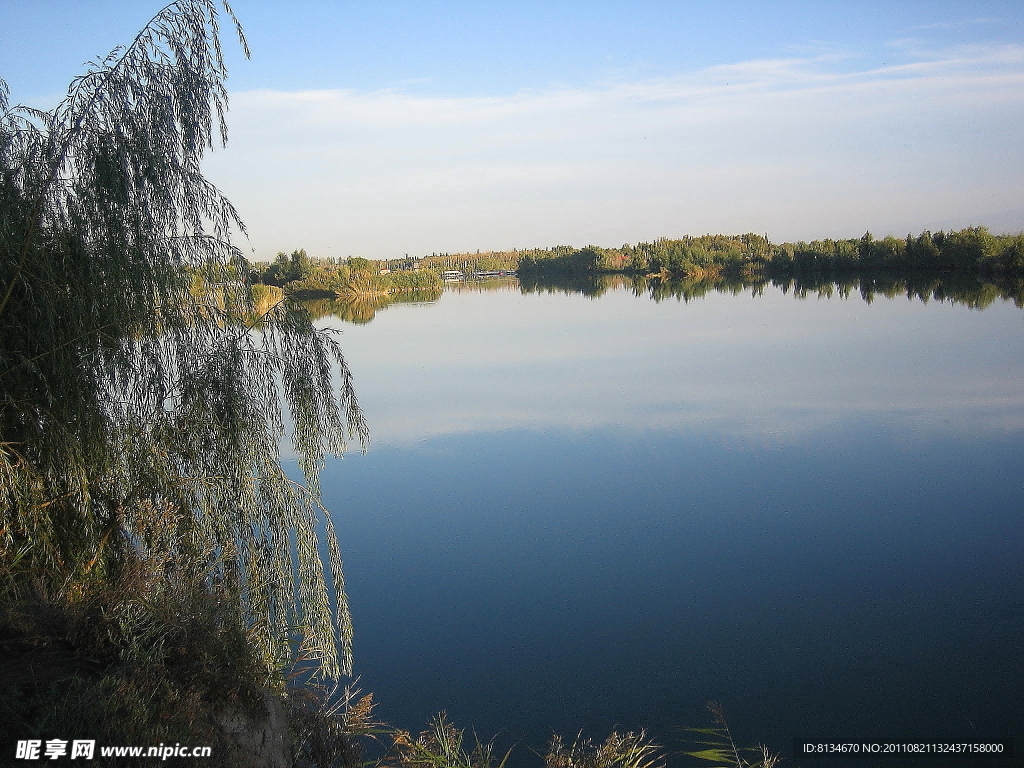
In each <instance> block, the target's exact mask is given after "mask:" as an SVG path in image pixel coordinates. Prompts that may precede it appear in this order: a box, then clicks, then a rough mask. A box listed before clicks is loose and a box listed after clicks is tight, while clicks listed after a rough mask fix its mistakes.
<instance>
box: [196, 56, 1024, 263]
mask: <svg viewBox="0 0 1024 768" xmlns="http://www.w3.org/2000/svg"><path fill="white" fill-rule="evenodd" d="M896 45H898V46H900V51H901V56H900V58H901V62H900V63H898V64H893V65H887V66H882V67H872V68H861V69H859V70H851V68H850V66H849V65H850V60H849V59H848V58H847V57H840V56H839V55H838V54H836V53H835V52H826V53H821V54H816V55H811V56H796V55H794V56H790V57H785V58H774V59H759V60H752V61H742V62H736V63H733V64H728V65H719V66H714V67H708V68H705V69H702V70H699V71H695V72H688V73H681V74H679V75H677V76H673V77H662V78H656V79H645V80H636V81H612V82H603V83H597V84H593V85H590V86H588V87H581V88H553V89H548V90H523V91H518V92H515V93H510V94H505V95H493V96H476V97H458V98H455V97H451V98H446V97H437V96H433V97H429V96H421V95H412V94H409V93H406V92H404V91H402V90H397V89H391V90H386V91H377V92H369V93H361V92H358V91H354V90H325V91H305V92H281V91H249V92H244V93H237V94H233V96H232V114H231V123H232V129H233V144H232V149H231V150H230V151H229V152H228V153H226V154H223V155H219V156H218V157H216V158H215V159H214V161H213V162H212V163H211V171H212V172H213V173H214V174H215V176H216V178H218V179H220V180H221V183H222V184H223V186H224V187H225V188H226V189H227V191H228V192H229V194H230V195H231V196H232V197H233V199H235V200H236V202H237V203H238V204H239V206H240V208H241V209H242V210H243V211H249V212H250V213H249V218H250V221H251V220H252V218H253V215H252V213H251V212H252V211H257V216H256V218H257V220H258V221H257V223H255V224H251V228H252V230H253V233H254V239H255V240H256V245H257V247H259V248H263V247H266V245H269V248H268V250H272V249H278V248H280V249H288V248H291V247H296V246H297V245H299V244H302V245H305V246H306V247H308V248H310V247H311V248H314V249H317V250H320V251H322V250H323V249H324V248H329V247H333V244H335V243H345V244H346V245H345V246H339V247H343V248H347V250H349V251H351V250H355V251H359V252H362V253H364V254H365V255H379V256H386V255H393V254H394V253H396V252H406V251H410V250H411V251H413V252H416V251H423V250H426V251H430V250H457V249H461V248H475V247H481V248H486V247H501V246H503V245H511V244H513V243H517V244H520V245H524V244H542V243H545V242H588V241H589V242H611V243H616V242H623V241H624V240H631V239H640V238H646V237H651V236H658V235H675V234H681V233H683V232H686V231H709V230H710V231H714V230H723V229H724V230H740V229H742V230H749V229H753V230H757V231H769V232H773V233H777V234H778V235H779V236H785V237H788V236H808V237H809V236H816V235H818V234H822V235H824V234H844V233H847V232H849V231H850V228H851V227H852V228H853V230H858V231H863V229H864V228H865V227H866V226H871V227H872V228H874V229H878V230H882V229H885V228H886V227H887V226H895V227H896V230H895V231H900V232H902V231H905V230H906V228H908V227H911V228H912V227H913V226H917V225H918V223H920V225H921V226H923V225H925V224H927V222H928V221H931V220H934V219H935V218H942V217H948V216H949V215H950V214H951V212H954V211H956V210H958V209H960V210H961V211H964V210H965V209H972V208H973V210H978V209H979V206H983V205H984V206H990V205H991V206H994V207H993V209H994V210H1003V209H1005V208H1006V200H1013V199H1020V197H1021V195H1022V193H1024V167H1022V159H1021V156H1020V152H1019V150H1018V149H1017V147H1016V144H1017V141H1018V138H1019V128H1020V126H1021V125H1022V123H1024V47H1022V46H1013V45H1002V46H979V45H975V46H959V47H952V48H945V49H928V48H925V47H924V46H923V45H921V44H920V43H919V42H918V41H912V42H911V41H898V42H897V43H896ZM838 62H842V65H843V66H841V67H840V66H837V63H838ZM1013 126H1017V128H1016V129H1014V128H1013ZM999 200H1002V203H1001V204H996V203H997V202H998V201H999ZM980 210H981V211H983V210H985V209H984V208H982V209H980ZM810 222H813V223H814V225H813V226H811V225H810V224H809V223H810ZM819 230H821V231H819ZM824 230H829V231H824Z"/></svg>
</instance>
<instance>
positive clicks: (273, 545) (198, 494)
mask: <svg viewBox="0 0 1024 768" xmlns="http://www.w3.org/2000/svg"><path fill="white" fill-rule="evenodd" d="M225 17H226V18H227V19H229V21H230V22H231V23H232V24H233V25H234V26H235V28H236V29H237V31H238V34H239V39H240V41H241V44H242V46H243V48H245V49H246V50H245V52H246V55H248V50H247V48H246V45H245V39H244V36H243V35H242V31H241V27H240V26H238V23H237V21H236V20H235V17H234V15H233V14H232V12H231V9H230V8H229V7H228V6H227V4H226V3H225V4H224V5H223V8H221V7H219V6H218V4H217V3H216V0H180V1H179V2H175V3H172V4H170V5H168V6H167V7H166V8H164V9H163V10H162V11H161V12H160V13H159V14H157V15H156V16H155V17H154V18H153V19H152V21H150V23H149V24H148V25H147V26H146V27H145V28H144V29H143V30H142V31H141V32H140V33H139V34H138V36H137V37H136V38H135V40H134V42H132V44H131V45H129V46H128V47H126V48H118V49H115V50H114V51H113V52H112V53H111V54H110V55H109V56H108V57H107V58H105V59H103V60H101V61H96V62H94V63H92V64H91V65H90V66H89V68H88V71H87V72H86V73H85V74H83V75H82V76H80V77H78V78H77V79H75V80H74V81H73V82H72V84H71V86H70V88H69V90H68V94H67V96H66V98H65V99H64V100H63V101H62V102H61V103H60V105H59V106H57V107H56V108H55V109H54V110H52V111H49V112H43V111H38V110H33V109H28V108H25V107H11V106H10V104H9V99H8V90H7V87H6V84H4V83H3V82H2V81H0V174H2V178H0V509H2V518H0V549H2V558H3V561H2V566H0V567H2V573H0V576H2V578H3V579H4V580H5V587H6V590H7V591H6V594H7V596H8V598H12V599H13V598H16V597H17V596H18V595H24V594H26V593H27V592H29V591H31V590H36V591H37V592H38V591H39V590H42V591H43V592H47V593H48V594H53V593H55V592H59V591H62V590H63V591H64V592H65V593H70V592H73V591H74V590H75V589H76V588H80V587H81V586H82V585H86V584H89V583H90V582H92V581H96V580H99V581H102V580H104V579H107V580H111V579H113V576H114V574H116V573H117V572H118V569H123V568H124V567H126V566H125V564H126V563H128V562H129V561H131V560H132V559H133V558H139V557H140V556H147V557H148V556H149V555H151V554H152V552H153V551H154V549H156V548H159V547H163V548H164V550H166V551H165V552H164V559H165V563H166V564H165V570H166V572H167V573H168V574H171V573H173V572H175V571H177V572H182V571H185V570H191V571H194V572H195V573H197V574H200V576H199V578H201V579H203V580H204V583H206V584H207V585H208V588H209V589H211V590H217V591H220V592H221V593H223V592H224V591H227V592H228V593H230V594H232V595H233V596H235V597H236V598H237V601H236V602H237V605H238V606H239V610H240V611H241V618H242V620H243V621H244V622H245V624H246V626H247V627H248V629H249V632H250V636H251V638H252V639H253V642H254V643H255V645H256V646H257V647H258V648H259V650H260V651H261V652H262V654H263V656H264V658H265V659H267V660H268V661H270V662H280V660H281V659H282V658H283V657H284V655H286V654H287V652H288V647H289V643H290V642H292V641H294V640H295V639H296V637H297V635H299V634H301V635H302V637H303V644H304V648H305V651H306V652H307V653H310V654H312V655H314V656H316V657H317V658H319V659H320V662H321V669H322V671H323V672H324V673H326V674H331V675H336V674H338V673H339V672H341V673H346V674H347V673H349V672H350V665H351V625H350V621H349V614H348V610H347V606H346V603H345V597H344V595H345V593H344V589H343V581H342V572H341V558H340V554H339V550H338V545H337V542H336V538H335V536H334V531H333V529H332V527H331V522H330V519H329V518H328V517H327V516H326V515H325V514H323V510H322V508H321V507H320V506H319V504H318V502H317V497H318V487H317V473H318V471H319V469H320V467H321V466H322V462H323V459H324V457H325V455H326V454H340V453H342V452H343V451H344V450H345V448H346V441H347V440H352V439H358V440H359V441H360V442H364V441H365V440H366V438H367V433H366V428H365V425H364V423H363V420H362V417H361V414H360V411H359V408H358V405H357V402H356V398H355V394H354V392H353V389H352V381H351V376H350V375H349V372H348V369H347V367H346V365H345V361H344V358H343V357H342V354H341V351H340V349H339V347H338V345H337V342H336V340H335V339H334V338H333V337H332V336H330V335H329V334H327V333H325V332H322V331H317V330H315V329H314V328H313V327H312V325H311V322H310V320H309V317H308V316H307V315H306V314H305V313H304V312H303V311H301V310H299V309H295V308H292V307H291V306H290V305H288V304H287V303H280V304H278V305H276V306H275V307H273V308H272V309H271V310H270V311H269V312H267V313H265V314H264V315H262V316H260V315H258V314H257V313H256V312H255V310H254V307H253V303H252V298H251V293H250V290H249V287H248V285H247V282H246V277H247V271H246V270H247V267H246V264H245V260H244V259H243V258H242V257H241V254H240V252H239V251H238V249H237V248H235V247H234V246H232V245H231V243H230V232H231V230H232V228H237V229H238V230H240V231H242V232H244V228H243V226H242V222H241V221H240V219H239V217H238V214H237V213H236V211H235V209H234V208H233V207H232V206H231V204H230V203H229V202H228V201H227V200H226V199H225V198H224V196H223V195H222V194H221V193H220V192H219V191H218V190H217V189H216V188H215V187H214V186H213V185H212V184H211V183H210V182H209V181H208V180H207V179H205V178H204V177H203V175H202V173H201V169H200V161H201V159H202V157H203V155H204V153H205V152H206V151H207V150H209V149H213V147H214V145H215V144H223V143H224V142H225V141H226V138H227V133H226V127H225V122H224V114H225V110H226V108H227V102H228V99H227V92H226V90H225V86H224V80H225V77H226V71H225V68H224V62H223V58H222V53H221V48H220V41H219V34H220V33H219V28H218V21H219V20H220V19H222V18H225ZM338 368H340V386H339V385H338V381H339V379H338V378H337V376H338V372H337V369H338ZM332 370H333V373H332ZM286 422H290V424H291V425H292V427H293V428H292V442H293V446H294V449H295V452H296V454H297V455H298V456H299V462H300V466H301V467H302V470H303V471H304V473H305V477H306V486H307V487H303V486H301V485H298V484H296V483H293V482H291V481H290V480H289V479H288V477H287V476H286V474H285V472H284V471H283V469H282V465H281V460H280V455H279V440H280V437H281V435H282V434H283V433H284V429H285V424H286ZM154 520H156V521H159V523H160V525H155V524H154ZM168 526H170V527H171V528H172V534H173V535H171V536H167V535H166V528H167V527H168ZM321 526H322V527H323V528H324V529H325V530H326V535H325V536H324V537H323V538H322V539H321V538H320V537H318V530H319V529H320V528H321ZM157 531H162V533H160V534H159V535H157V533H156V532H157ZM321 546H323V547H324V548H325V549H326V551H327V553H328V554H326V555H324V556H321V553H320V551H319V549H320V548H321ZM325 561H326V562H327V563H328V565H327V566H326V567H325V565H324V563H325ZM332 582H333V586H334V588H335V590H334V592H335V594H336V595H337V601H336V604H335V605H334V606H333V607H332V602H334V601H333V600H332V597H331V595H332V590H331V584H332ZM30 585H31V587H30ZM76 585H77V587H76ZM141 597H144V596H140V598H141Z"/></svg>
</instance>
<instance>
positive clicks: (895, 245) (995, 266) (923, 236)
mask: <svg viewBox="0 0 1024 768" xmlns="http://www.w3.org/2000/svg"><path fill="white" fill-rule="evenodd" d="M420 264H421V266H422V267H427V268H433V269H439V270H443V269H461V270H462V271H464V272H469V271H474V272H475V271H486V270H509V269H514V270H516V271H518V272H519V273H520V274H521V275H522V274H539V273H547V274H576V275H581V274H590V273H601V272H609V273H611V272H619V273H626V274H635V275H662V276H673V277H683V276H690V277H694V276H698V275H700V274H702V273H711V274H714V273H727V274H744V273H746V274H758V273H767V274H773V275H778V274H787V273H788V274H792V273H807V272H835V271H854V270H862V269H885V270H908V269H910V270H918V269H923V270H944V271H949V270H969V271H973V272H980V273H982V274H993V275H998V274H1001V275H1005V276H1018V275H1024V233H1019V234H1015V235H994V234H992V233H991V232H989V231H988V228H986V227H981V226H978V227H967V228H965V229H961V230H957V231H951V232H943V231H939V232H929V231H924V232H921V233H920V234H919V235H917V236H916V237H915V236H914V235H910V234H908V235H907V236H906V237H905V238H898V237H893V236H891V235H890V236H887V237H884V238H882V239H875V237H874V236H873V235H872V234H871V233H870V232H865V233H864V235H863V236H862V237H860V238H851V239H846V240H832V239H825V240H812V241H811V242H804V241H802V240H801V241H798V242H795V243H772V242H771V241H770V240H769V239H768V237H767V236H765V235H758V234H754V233H747V234H743V235H700V236H686V237H680V238H674V239H669V238H660V239H658V240H655V241H653V242H641V243H637V244H636V245H628V244H626V245H622V246H620V247H617V248H603V247H600V246H596V245H588V246H585V247H583V248H575V247H573V246H566V245H560V246H554V247H552V248H533V249H527V250H511V251H487V252H484V253H480V252H477V253H457V254H447V253H445V254H435V255H432V256H428V257H426V258H424V259H423V260H422V261H421V262H420Z"/></svg>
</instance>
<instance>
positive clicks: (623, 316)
mask: <svg viewBox="0 0 1024 768" xmlns="http://www.w3.org/2000/svg"><path fill="white" fill-rule="evenodd" d="M717 285H718V287H714V286H711V287H709V284H708V283H701V284H679V283H675V284H669V283H657V282H655V283H651V282H650V281H648V282H643V283H641V282H634V281H629V280H626V279H624V278H622V277H621V276H605V277H601V278H600V279H595V280H593V281H588V282H587V283H585V284H583V285H581V284H580V283H577V282H560V283H546V284H544V285H541V284H538V283H535V282H531V283H525V282H524V283H521V284H519V287H518V288H516V284H515V283H514V282H512V283H510V282H507V281H506V282H504V283H494V284H491V285H473V284H465V285H461V286H459V287H457V288H454V289H449V291H447V292H446V293H445V294H444V295H443V296H442V297H441V298H440V299H439V300H437V301H436V302H434V303H432V304H431V305H430V306H429V307H428V308H413V307H410V308H409V311H408V312H406V313H401V314H398V315H396V314H392V313H386V314H383V315H376V317H377V319H376V320H375V321H374V323H373V324H372V326H369V325H364V326H354V325H352V324H350V323H348V322H341V321H340V320H339V318H344V317H359V318H365V317H367V316H368V313H370V312H375V311H376V310H373V309H361V308H358V307H357V306H356V305H343V306H342V307H341V308H340V309H339V308H338V305H337V304H333V305H331V306H330V307H326V308H325V310H324V311H327V310H331V311H332V314H331V315H330V316H325V317H324V318H323V319H322V320H321V322H322V323H325V324H329V325H334V327H337V328H342V329H344V330H345V338H344V340H343V344H344V348H345V353H346V357H347V359H348V360H349V362H350V364H351V365H352V367H353V370H354V371H355V375H356V384H357V387H358V390H359V393H360V400H361V402H362V403H363V405H364V408H365V409H366V411H367V414H368V417H369V418H370V420H371V423H372V424H373V427H374V440H375V442H376V444H378V445H382V444H410V443H414V442H416V441H418V440H423V439H427V438H430V437H432V436H436V435H441V434H454V433H464V432H474V431H495V430H501V429H513V428H521V427H533V428H551V427H564V428H590V427H595V426H600V425H606V426H610V425H614V426H619V427H623V428H629V429H636V430H643V429H647V428H651V427H658V428H665V427H672V428H677V429H690V430H697V431H702V432H709V431H710V432H712V433H714V434H715V436H716V439H731V440H747V441H753V442H754V443H758V444H782V443H785V442H786V441H792V440H799V439H801V436H802V435H804V434H806V433H807V432H808V431H813V430H815V429H821V428H825V427H827V426H828V425H830V424H838V423H841V422H843V421H845V420H847V419H849V418H851V417H855V416H857V415H858V414H876V415H879V416H881V417H883V418H885V419H887V420H888V421H889V422H891V423H897V422H898V423H900V424H901V425H902V426H903V428H904V429H911V430H913V429H918V428H921V427H923V426H929V427H930V428H943V426H944V425H945V426H946V427H948V428H950V429H968V430H972V431H977V430H982V431H986V430H996V431H1000V430H1008V429H1009V430H1017V429H1021V428H1024V417H1022V413H1024V410H1022V405H1024V394H1022V391H1021V387H1020V384H1019V382H1020V381H1021V380H1024V335H1022V334H1021V332H1020V331H1021V322H1022V319H1024V315H1022V314H1021V312H1020V310H1019V309H1017V308H1016V307H1015V306H1014V305H1013V304H1012V303H1010V302H1009V301H1005V300H1000V299H999V298H998V296H999V295H1000V294H999V293H998V292H999V291H1000V290H1001V289H999V288H998V287H992V286H988V287H986V286H985V285H981V286H977V285H969V286H966V287H964V286H957V285H951V284H949V283H942V282H940V283H934V282H930V283H927V284H923V283H921V284H913V285H910V284H908V283H907V282H905V281H899V280H895V281H886V280H884V279H883V278H880V277H875V278H872V280H871V281H860V282H858V283H856V284H850V285H847V284H838V285H837V284H835V283H828V284H821V285H818V286H817V287H816V288H812V287H811V285H809V284H807V283H801V284H797V283H789V284H784V285H781V286H775V285H771V284H760V285H754V286H752V285H750V284H749V283H744V284H735V283H726V284H717ZM581 289H582V290H581ZM812 291H813V292H812ZM638 294H639V295H638ZM889 295H894V296H896V297H897V299H893V300H889V299H887V298H884V297H887V296H889ZM794 296H795V297H797V298H799V299H802V300H798V301H794ZM908 296H909V297H910V298H911V300H910V301H908V300H907V299H906V298H903V300H898V298H900V297H908ZM595 297H600V298H599V300H597V301H594V300H593V299H594V298H595ZM646 297H650V298H654V299H656V300H655V301H651V300H649V298H646ZM671 297H674V298H677V299H679V300H678V301H668V300H667V299H669V298H671ZM865 297H867V298H869V299H871V301H868V300H866V298H865ZM697 299H699V301H697ZM926 302H930V303H928V304H926ZM982 306H985V307H987V309H986V311H984V312H976V311H972V310H973V309H976V308H979V307H982ZM357 309H358V311H357ZM952 350H955V353H953V352H952ZM953 354H955V358H956V360H955V364H953V362H952V361H951V355H953Z"/></svg>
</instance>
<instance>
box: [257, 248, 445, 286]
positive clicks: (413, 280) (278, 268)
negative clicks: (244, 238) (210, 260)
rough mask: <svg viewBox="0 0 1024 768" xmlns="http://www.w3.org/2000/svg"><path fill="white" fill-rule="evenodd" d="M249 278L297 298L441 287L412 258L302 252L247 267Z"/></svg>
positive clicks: (438, 280)
mask: <svg viewBox="0 0 1024 768" xmlns="http://www.w3.org/2000/svg"><path fill="white" fill-rule="evenodd" d="M249 275H250V279H251V281H252V282H253V283H256V284H263V285H269V286H276V287H278V288H281V289H283V290H284V292H285V293H287V294H298V295H303V294H305V295H323V296H329V295H334V296H362V295H373V294H389V293H395V292H398V291H422V290H439V289H440V288H441V287H442V285H443V282H442V280H441V276H440V274H439V273H438V272H437V271H436V270H431V269H422V268H420V265H419V263H418V262H417V261H416V260H414V259H408V258H405V259H389V260H387V261H374V260H371V259H363V258H358V257H354V258H349V259H318V258H314V257H311V256H309V255H308V254H307V253H306V251H305V249H299V250H296V251H292V252H291V254H290V255H289V254H286V253H279V254H277V258H276V259H275V260H274V261H273V262H270V263H267V262H257V263H254V264H250V265H249Z"/></svg>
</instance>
